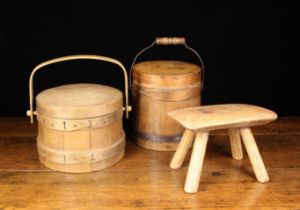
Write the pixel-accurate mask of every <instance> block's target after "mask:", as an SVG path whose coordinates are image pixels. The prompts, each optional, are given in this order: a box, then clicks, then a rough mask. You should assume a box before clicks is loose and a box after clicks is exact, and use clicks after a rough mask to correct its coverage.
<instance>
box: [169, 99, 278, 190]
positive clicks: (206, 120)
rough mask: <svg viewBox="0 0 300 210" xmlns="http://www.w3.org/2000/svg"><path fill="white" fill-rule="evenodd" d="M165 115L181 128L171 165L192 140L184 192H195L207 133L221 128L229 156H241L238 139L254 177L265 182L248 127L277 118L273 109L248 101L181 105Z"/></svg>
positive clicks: (176, 163)
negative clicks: (226, 137) (195, 105)
mask: <svg viewBox="0 0 300 210" xmlns="http://www.w3.org/2000/svg"><path fill="white" fill-rule="evenodd" d="M168 115H169V116H170V117H171V118H173V119H174V120H176V121H177V122H179V123H180V124H181V125H182V126H183V127H184V128H185V131H184V134H183V135H182V137H181V140H180V142H179V144H178V147H177V149H176V152H175V154H174V156H173V158H172V160H171V163H170V167H171V168H173V169H177V168H180V167H181V165H182V163H183V161H184V158H185V157H186V155H187V152H188V150H189V148H190V147H191V145H192V144H193V142H194V146H193V152H192V155H191V160H190V165H189V168H188V172H187V176H186V181H185V186H184V190H185V192H187V193H195V192H197V191H198V186H199V182H200V176H201V170H202V165H203V160H204V154H205V150H206V145H207V141H208V138H209V132H210V131H212V130H218V129H225V128H227V129H228V131H229V139H230V146H231V152H232V158H233V159H236V160H241V159H242V158H243V149H242V143H241V142H242V141H241V139H242V140H243V143H244V145H245V148H246V151H247V153H248V156H249V159H250V162H251V165H252V168H253V171H254V173H255V176H256V179H257V180H258V181H259V182H262V183H265V182H268V181H269V176H268V173H267V170H266V168H265V165H264V163H263V160H262V158H261V156H260V153H259V150H258V148H257V145H256V142H255V139H254V136H253V134H252V132H251V129H250V127H252V126H257V125H263V124H266V123H269V122H271V121H273V120H275V119H276V118H277V114H276V113H275V112H273V111H271V110H268V109H265V108H262V107H259V106H254V105H249V104H220V105H210V106H198V107H191V108H183V109H180V110H175V111H171V112H168ZM241 137H242V138H241Z"/></svg>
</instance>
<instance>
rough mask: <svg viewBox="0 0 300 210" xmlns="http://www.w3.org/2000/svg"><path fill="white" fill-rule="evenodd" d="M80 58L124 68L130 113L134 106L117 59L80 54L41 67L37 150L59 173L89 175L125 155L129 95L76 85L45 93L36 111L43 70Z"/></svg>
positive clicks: (91, 86) (31, 78) (38, 67)
mask: <svg viewBox="0 0 300 210" xmlns="http://www.w3.org/2000/svg"><path fill="white" fill-rule="evenodd" d="M75 59H94V60H103V61H107V62H112V63H114V64H117V65H119V66H120V67H121V68H122V69H123V71H124V76H125V93H126V115H127V117H128V112H129V110H130V107H129V105H128V94H127V91H128V88H127V74H126V70H125V68H124V67H123V65H122V64H121V63H120V62H119V61H117V60H114V59H112V58H108V57H103V56H96V55H75V56H66V57H62V58H57V59H53V60H49V61H46V62H44V63H42V64H40V65H38V66H37V67H36V68H35V69H34V70H33V72H32V73H31V76H30V111H28V113H27V114H28V115H29V116H30V117H31V122H33V114H36V116H37V120H38V137H37V147H38V153H39V159H40V161H41V162H42V163H43V164H44V165H45V166H46V167H48V168H51V169H53V170H56V171H62V172H71V173H83V172H91V171H97V170H100V169H103V168H107V167H109V166H111V165H113V164H115V163H117V162H118V161H120V160H121V159H122V157H123V155H124V146H125V134H124V131H123V126H122V114H123V94H122V92H120V91H119V90H117V89H115V88H112V87H109V86H104V85H99V84H70V85H62V86H59V87H55V88H51V89H47V90H44V91H42V92H41V93H39V94H38V95H37V97H36V111H33V76H34V73H35V72H36V71H37V70H39V69H40V68H42V67H43V66H46V65H49V64H53V63H57V62H62V61H67V60H75Z"/></svg>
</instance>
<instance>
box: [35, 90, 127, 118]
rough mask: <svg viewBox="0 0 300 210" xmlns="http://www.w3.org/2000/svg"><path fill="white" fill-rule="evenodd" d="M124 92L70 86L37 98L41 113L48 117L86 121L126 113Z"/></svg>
mask: <svg viewBox="0 0 300 210" xmlns="http://www.w3.org/2000/svg"><path fill="white" fill-rule="evenodd" d="M122 98H123V95H122V92H121V91H119V90H118V89H115V88H113V87H109V86H105V85H99V84H70V85H62V86H58V87H55V88H50V89H47V90H44V91H42V92H41V93H39V94H38V95H37V97H36V103H37V112H38V113H41V114H43V115H46V116H48V117H54V118H63V119H83V118H92V117H99V116H103V115H107V114H111V113H113V112H116V111H118V110H120V109H122V104H123V100H122Z"/></svg>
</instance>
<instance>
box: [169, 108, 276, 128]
mask: <svg viewBox="0 0 300 210" xmlns="http://www.w3.org/2000/svg"><path fill="white" fill-rule="evenodd" d="M168 115H169V116H170V117H172V118H173V119H174V120H176V121H177V122H179V123H180V124H181V125H182V126H183V127H185V128H186V129H190V130H193V131H200V130H201V131H212V130H219V129H225V128H229V127H230V128H237V127H238V128H241V127H253V126H258V125H263V124H267V123H269V122H271V121H273V120H275V119H276V118H277V114H276V113H275V112H273V111H271V110H268V109H265V108H262V107H259V106H254V105H249V104H221V105H209V106H198V107H190V108H184V109H180V110H175V111H171V112H168Z"/></svg>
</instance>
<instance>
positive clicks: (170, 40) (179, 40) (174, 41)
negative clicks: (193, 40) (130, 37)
mask: <svg viewBox="0 0 300 210" xmlns="http://www.w3.org/2000/svg"><path fill="white" fill-rule="evenodd" d="M155 44H156V45H184V47H185V48H186V49H188V50H190V51H192V52H193V53H194V54H195V55H196V56H197V58H198V59H199V61H200V63H201V67H202V77H201V80H202V81H201V85H202V89H203V85H204V72H205V70H204V62H203V60H202V58H201V56H200V55H199V53H198V52H197V51H196V50H194V49H193V48H191V47H190V46H188V45H187V44H186V42H185V38H184V37H157V38H156V39H155V41H154V42H152V44H150V45H149V46H147V47H145V48H144V49H142V50H141V51H139V52H138V53H137V54H136V56H135V57H134V59H133V62H132V64H131V67H130V71H129V85H130V87H131V80H132V70H133V66H134V64H135V62H136V61H137V59H138V58H139V57H140V55H141V54H143V53H144V52H145V51H147V50H149V49H150V48H151V47H153V46H154V45H155Z"/></svg>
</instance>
